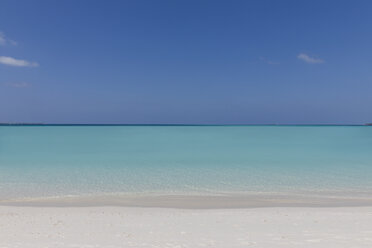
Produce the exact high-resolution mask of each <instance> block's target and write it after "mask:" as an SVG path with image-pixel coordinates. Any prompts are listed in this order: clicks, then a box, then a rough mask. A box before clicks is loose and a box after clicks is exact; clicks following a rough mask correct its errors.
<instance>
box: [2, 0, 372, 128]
mask: <svg viewBox="0 0 372 248" xmlns="http://www.w3.org/2000/svg"><path fill="white" fill-rule="evenodd" d="M371 13H372V1H351V0H350V1H340V0H339V1H327V0H322V1H313V0H312V1H310V0H308V1H306V0H304V1H297V0H293V1H285V0H283V1H276V0H273V1H265V0H260V1H258V0H257V1H234V0H233V1H227V0H226V1H216V0H213V1H206V0H203V1H199V0H198V1H191V0H187V1H186V0H185V1H178V0H169V1H152V0H151V1H143V0H138V1H134V0H132V1H75V0H74V1H67V0H65V1H53V0H45V1H36V0H34V1H29V0H24V1H20V0H18V1H12V0H2V1H1V2H0V32H1V34H0V122H44V123H202V124H222V123H225V124H227V123H240V124H243V123H251V124H255V123H266V124H267V123H278V124H283V123H300V124H301V123H302V124H303V123H310V124H311V123H322V124H325V123H338V124H340V123H354V124H356V123H366V122H372V45H371V44H372V14H371Z"/></svg>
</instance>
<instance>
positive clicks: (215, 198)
mask: <svg viewBox="0 0 372 248" xmlns="http://www.w3.org/2000/svg"><path fill="white" fill-rule="evenodd" d="M0 206H18V207H104V206H113V207H143V208H174V209H234V208H236V209H245V208H275V207H303V208H304V207H321V208H323V207H372V197H370V195H369V194H367V193H363V194H359V195H358V194H354V195H352V196H351V195H347V194H339V195H327V194H325V195H321V194H317V195H311V194H310V195H309V194H286V193H282V194H278V193H277V194H272V193H271V194H267V193H256V194H254V193H250V194H220V195H171V194H168V195H167V194H164V195H161V194H148V195H141V194H139V195H135V194H126V195H125V194H106V195H87V196H62V197H40V198H23V199H13V200H1V201H0Z"/></svg>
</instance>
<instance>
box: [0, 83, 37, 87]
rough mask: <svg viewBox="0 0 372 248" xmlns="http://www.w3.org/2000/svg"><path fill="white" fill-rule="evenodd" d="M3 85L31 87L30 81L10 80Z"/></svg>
mask: <svg viewBox="0 0 372 248" xmlns="http://www.w3.org/2000/svg"><path fill="white" fill-rule="evenodd" d="M4 85H5V86H8V87H13V88H28V87H31V84H30V83H26V82H11V83H4Z"/></svg>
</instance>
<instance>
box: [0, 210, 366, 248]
mask: <svg viewBox="0 0 372 248" xmlns="http://www.w3.org/2000/svg"><path fill="white" fill-rule="evenodd" d="M0 247H9V248H10V247H22V248H28V247H35V248H36V247H37V248H42V247H87V248H88V247H89V248H94V247H107V248H114V247H162V248H167V247H168V248H173V247H174V248H176V247H178V248H182V247H192V248H197V247H221V248H222V247H223V248H228V247H231V248H234V247H286V248H291V247H309V248H310V247H311V248H315V247H324V248H326V247H327V248H329V247H338V248H340V247H347V248H351V247H358V248H360V247H372V207H338V208H337V207H332V208H303V207H295V208H290V207H285V208H246V209H166V208H137V207H132V208H130V207H15V206H1V207H0Z"/></svg>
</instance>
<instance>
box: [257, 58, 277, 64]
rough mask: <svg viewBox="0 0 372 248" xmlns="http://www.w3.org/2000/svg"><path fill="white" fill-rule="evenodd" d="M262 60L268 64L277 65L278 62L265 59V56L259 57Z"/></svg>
mask: <svg viewBox="0 0 372 248" xmlns="http://www.w3.org/2000/svg"><path fill="white" fill-rule="evenodd" d="M259 59H260V60H261V61H262V62H265V63H266V64H269V65H279V64H280V63H279V62H277V61H272V60H270V59H267V58H265V57H260V58H259Z"/></svg>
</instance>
